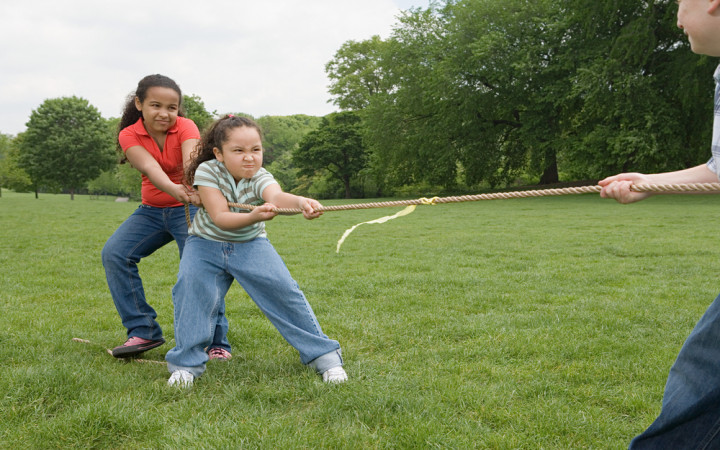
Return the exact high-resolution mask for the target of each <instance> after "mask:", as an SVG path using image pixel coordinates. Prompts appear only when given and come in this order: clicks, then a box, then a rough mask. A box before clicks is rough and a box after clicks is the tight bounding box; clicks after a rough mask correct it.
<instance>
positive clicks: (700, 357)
mask: <svg viewBox="0 0 720 450" xmlns="http://www.w3.org/2000/svg"><path fill="white" fill-rule="evenodd" d="M630 448H631V449H718V448H720V296H718V297H717V298H716V299H715V301H714V302H713V303H712V304H711V305H710V307H709V308H708V309H707V311H705V314H704V315H703V316H702V318H700V321H699V322H698V323H697V325H695V328H694V329H693V331H692V332H691V333H690V336H689V337H688V338H687V340H686V341H685V344H683V346H682V348H681V349H680V353H679V354H678V357H677V359H676V360H675V363H674V364H673V366H672V368H671V369H670V374H669V375H668V379H667V383H666V384H665V393H664V394H663V403H662V409H661V411H660V415H659V416H658V417H657V419H655V421H654V422H653V423H652V425H650V427H648V429H647V430H645V432H643V433H642V434H641V435H639V436H637V437H636V438H635V439H633V441H632V442H631V443H630Z"/></svg>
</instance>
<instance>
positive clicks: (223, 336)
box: [166, 205, 232, 352]
mask: <svg viewBox="0 0 720 450" xmlns="http://www.w3.org/2000/svg"><path fill="white" fill-rule="evenodd" d="M189 209H190V219H191V220H192V219H193V218H195V213H196V212H197V208H196V207H195V206H193V205H190V208H189ZM166 221H167V227H168V230H169V231H170V233H171V234H172V235H173V238H175V242H176V243H177V246H178V252H179V254H180V259H181V260H182V255H183V249H184V248H185V241H186V240H187V237H188V223H187V218H186V216H185V207H184V206H180V207H177V208H167V218H166ZM217 316H218V317H217V324H216V326H215V332H214V334H213V340H212V342H211V343H210V345H209V346H208V347H209V348H222V349H224V350H227V351H228V352H230V351H231V350H232V348H231V346H230V341H228V338H227V333H228V328H229V325H228V320H227V317H225V299H224V298H223V302H222V304H221V305H220V306H219V308H218V314H217Z"/></svg>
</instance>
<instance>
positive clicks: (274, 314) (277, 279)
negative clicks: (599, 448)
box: [228, 238, 343, 373]
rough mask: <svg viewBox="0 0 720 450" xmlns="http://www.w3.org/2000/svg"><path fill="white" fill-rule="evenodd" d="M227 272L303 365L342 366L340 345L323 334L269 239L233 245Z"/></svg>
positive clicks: (320, 370) (320, 369)
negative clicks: (291, 347) (298, 354)
mask: <svg viewBox="0 0 720 450" xmlns="http://www.w3.org/2000/svg"><path fill="white" fill-rule="evenodd" d="M228 271H230V273H231V274H232V275H233V277H234V278H235V279H236V280H237V281H238V282H239V283H240V285H242V287H243V288H244V289H245V291H246V292H247V293H248V295H250V297H251V298H252V299H253V301H254V302H255V303H256V304H257V305H258V307H259V308H260V309H261V310H262V312H263V313H264V314H265V316H266V317H267V318H268V319H269V320H270V322H272V324H273V325H274V326H275V328H277V330H278V331H279V332H280V334H281V335H282V336H283V337H284V338H285V340H287V341H288V343H290V345H292V346H293V347H294V348H295V349H296V350H297V351H298V352H299V353H300V361H301V362H302V363H303V364H307V365H310V366H311V367H313V368H314V369H315V370H317V371H318V372H319V373H323V372H325V371H326V370H328V369H330V368H333V367H337V366H342V364H343V363H342V357H341V354H340V344H338V342H337V341H335V340H332V339H329V338H328V337H327V336H326V335H325V334H323V332H322V329H321V328H320V324H319V323H318V321H317V318H316V317H315V314H314V313H313V310H312V308H311V307H310V304H309V303H308V301H307V300H306V299H305V295H304V294H303V293H302V291H301V290H300V288H299V287H298V285H297V283H296V282H295V280H294V279H293V278H292V276H291V275H290V272H289V271H288V269H287V267H286V266H285V263H284V262H283V261H282V259H281V258H280V255H278V254H277V252H276V251H275V248H274V247H273V246H272V244H270V242H269V241H268V240H267V239H265V238H257V239H254V240H252V241H250V242H246V243H242V244H234V245H233V247H232V249H231V251H230V253H229V254H228Z"/></svg>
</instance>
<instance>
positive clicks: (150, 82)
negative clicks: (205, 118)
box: [117, 74, 185, 163]
mask: <svg viewBox="0 0 720 450" xmlns="http://www.w3.org/2000/svg"><path fill="white" fill-rule="evenodd" d="M153 87H165V88H170V89H172V90H173V91H175V92H177V94H178V97H180V105H179V107H180V109H179V110H178V116H180V117H185V112H184V111H183V108H182V91H181V90H180V86H178V85H177V83H176V82H175V81H173V80H172V79H171V78H169V77H166V76H165V75H160V74H155V75H148V76H146V77H145V78H143V79H142V80H140V82H139V83H138V85H137V89H135V92H132V93H130V94H129V95H128V96H127V99H126V100H125V106H124V107H123V113H122V116H121V117H120V123H118V128H117V133H118V136H119V135H120V132H121V131H122V130H123V129H124V128H127V127H129V126H130V125H132V124H134V123H135V122H137V121H138V119H140V118H141V117H142V111H138V109H137V108H136V107H135V97H137V98H138V100H140V103H142V102H144V101H145V98H146V97H147V91H148V90H149V89H150V88H153ZM117 149H118V151H119V152H120V153H121V154H122V153H123V151H122V148H121V147H120V141H118V142H117ZM125 161H126V159H125V158H124V157H123V159H122V161H121V163H123V162H125Z"/></svg>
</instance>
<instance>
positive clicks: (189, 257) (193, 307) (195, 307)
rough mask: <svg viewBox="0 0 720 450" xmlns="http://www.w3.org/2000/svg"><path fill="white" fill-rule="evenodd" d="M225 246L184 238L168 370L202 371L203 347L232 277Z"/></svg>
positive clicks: (174, 291) (223, 244)
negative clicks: (173, 344) (173, 346)
mask: <svg viewBox="0 0 720 450" xmlns="http://www.w3.org/2000/svg"><path fill="white" fill-rule="evenodd" d="M228 246H232V244H228V243H223V242H215V241H210V240H207V239H202V238H199V237H196V236H190V237H189V238H188V240H187V245H186V247H185V253H184V255H183V256H184V257H183V259H182V260H181V261H180V270H179V273H178V281H177V283H176V284H175V287H173V303H174V306H175V348H173V349H171V350H170V351H169V352H168V353H167V354H166V355H165V359H166V360H167V362H168V370H169V371H170V373H172V372H175V371H177V370H185V371H187V372H190V373H191V374H192V375H193V376H194V377H196V378H197V377H199V376H200V375H202V373H203V372H204V371H205V363H206V362H207V360H208V355H207V353H205V351H204V349H205V347H207V346H208V345H210V343H211V342H212V339H213V334H214V333H215V328H216V323H217V314H218V310H219V308H220V306H221V305H222V304H224V298H225V294H226V293H227V291H228V289H229V288H230V285H231V284H232V281H233V279H232V277H231V276H230V274H228V273H227V272H225V265H226V264H225V252H224V249H225V247H228Z"/></svg>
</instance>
